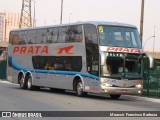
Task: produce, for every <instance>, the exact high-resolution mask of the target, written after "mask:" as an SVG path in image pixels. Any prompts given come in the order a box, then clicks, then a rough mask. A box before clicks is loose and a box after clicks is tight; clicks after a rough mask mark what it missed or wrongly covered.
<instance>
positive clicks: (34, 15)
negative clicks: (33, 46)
mask: <svg viewBox="0 0 160 120" xmlns="http://www.w3.org/2000/svg"><path fill="white" fill-rule="evenodd" d="M33 2H34V14H33V27H35V26H36V25H35V21H36V20H35V17H36V9H35V3H36V1H35V0H33Z"/></svg>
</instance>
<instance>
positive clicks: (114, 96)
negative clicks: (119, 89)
mask: <svg viewBox="0 0 160 120" xmlns="http://www.w3.org/2000/svg"><path fill="white" fill-rule="evenodd" d="M120 96H121V95H119V94H118V95H113V94H111V95H110V97H111V98H112V99H118V98H119V97H120Z"/></svg>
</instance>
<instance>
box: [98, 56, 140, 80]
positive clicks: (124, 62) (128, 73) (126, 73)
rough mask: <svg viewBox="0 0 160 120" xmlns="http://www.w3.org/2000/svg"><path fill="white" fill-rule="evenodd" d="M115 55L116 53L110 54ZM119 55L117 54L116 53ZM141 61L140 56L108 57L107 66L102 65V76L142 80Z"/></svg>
mask: <svg viewBox="0 0 160 120" xmlns="http://www.w3.org/2000/svg"><path fill="white" fill-rule="evenodd" d="M110 54H112V55H113V54H114V53H110ZM116 54H117V53H116ZM141 61H142V58H141V57H140V56H139V55H127V56H126V57H124V56H123V57H122V55H120V56H119V57H115V56H114V55H113V56H108V57H107V59H106V65H102V69H101V75H102V76H103V77H108V78H115V79H119V80H120V79H131V80H133V79H141V78H142V76H141V69H142V68H141Z"/></svg>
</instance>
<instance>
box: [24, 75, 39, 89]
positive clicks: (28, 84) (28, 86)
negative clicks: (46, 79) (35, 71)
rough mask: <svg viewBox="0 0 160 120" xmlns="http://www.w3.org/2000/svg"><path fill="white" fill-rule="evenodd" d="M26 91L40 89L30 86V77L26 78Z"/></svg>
mask: <svg viewBox="0 0 160 120" xmlns="http://www.w3.org/2000/svg"><path fill="white" fill-rule="evenodd" d="M27 89H28V90H39V89H40V87H38V86H33V85H32V77H31V76H30V75H29V76H27Z"/></svg>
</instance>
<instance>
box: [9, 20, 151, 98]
mask: <svg viewBox="0 0 160 120" xmlns="http://www.w3.org/2000/svg"><path fill="white" fill-rule="evenodd" d="M143 56H144V54H143V51H142V47H141V41H140V38H139V33H138V31H137V28H136V27H135V26H133V25H129V24H124V23H115V22H97V21H91V22H77V23H72V24H71V23H70V24H61V25H55V26H45V27H35V28H25V29H17V30H12V31H11V32H10V37H9V45H8V70H7V71H8V80H9V81H10V82H13V83H17V84H20V88H22V89H39V88H41V87H47V88H50V89H51V90H53V89H59V90H73V91H75V92H76V94H77V95H78V96H84V95H86V94H87V93H96V94H106V95H110V96H111V98H114V99H118V98H119V97H120V96H121V95H122V94H132V95H133V94H135V95H138V94H141V93H142V88H143V81H142V79H143ZM149 58H150V60H151V61H152V58H151V57H149Z"/></svg>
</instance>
